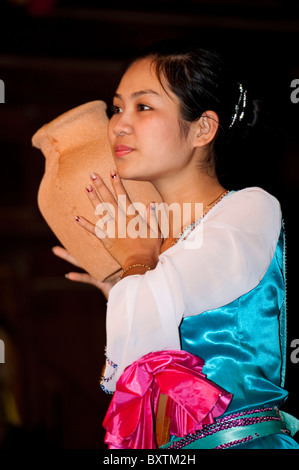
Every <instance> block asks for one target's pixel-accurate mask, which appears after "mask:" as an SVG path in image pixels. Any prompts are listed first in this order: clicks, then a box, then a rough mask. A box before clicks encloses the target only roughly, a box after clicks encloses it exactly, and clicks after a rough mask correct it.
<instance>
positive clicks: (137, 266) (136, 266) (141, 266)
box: [119, 264, 152, 279]
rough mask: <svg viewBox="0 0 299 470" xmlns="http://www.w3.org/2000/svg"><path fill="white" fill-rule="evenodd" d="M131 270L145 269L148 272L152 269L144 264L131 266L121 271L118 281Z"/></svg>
mask: <svg viewBox="0 0 299 470" xmlns="http://www.w3.org/2000/svg"><path fill="white" fill-rule="evenodd" d="M132 268H146V269H147V270H148V271H151V269H152V268H151V267H150V266H147V265H146V264H132V265H131V266H129V267H128V268H126V269H124V270H123V272H122V274H121V275H120V276H119V279H122V278H123V276H124V274H125V273H126V272H127V271H129V269H132Z"/></svg>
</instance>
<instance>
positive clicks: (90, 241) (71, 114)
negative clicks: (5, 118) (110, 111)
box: [32, 101, 161, 280]
mask: <svg viewBox="0 0 299 470" xmlns="http://www.w3.org/2000/svg"><path fill="white" fill-rule="evenodd" d="M107 124H108V118H107V115H106V104H105V103H104V102H103V101H92V102H89V103H86V104H83V105H81V106H78V107H77V108H74V109H71V110H70V111H68V112H66V113H64V114H62V115H61V116H59V117H57V118H56V119H54V120H53V121H52V122H50V123H49V124H45V125H44V126H43V127H42V128H41V129H39V130H38V131H37V132H36V134H35V135H34V136H33V138H32V144H33V146H34V147H37V148H39V149H41V151H42V152H43V154H44V156H45V159H46V165H45V173H44V176H43V178H42V181H41V184H40V187H39V191H38V206H39V209H40V211H41V213H42V215H43V217H44V219H45V220H46V222H47V223H48V225H49V226H50V228H51V229H52V231H53V232H54V234H55V235H56V237H57V238H58V240H59V241H60V242H61V244H62V245H63V246H64V247H65V248H66V249H67V250H68V251H69V252H70V253H71V254H72V255H73V256H74V258H75V259H76V260H77V261H78V262H79V264H80V265H81V267H82V268H83V269H84V270H86V271H87V272H89V273H90V274H92V275H93V276H94V277H96V278H97V279H99V280H105V279H106V280H107V279H113V277H116V276H117V275H118V274H119V271H120V266H119V264H118V263H117V262H116V261H115V260H114V258H112V256H111V255H110V254H109V253H108V251H107V250H106V248H105V247H104V245H103V243H102V242H101V240H99V239H98V238H97V237H96V236H95V235H93V234H91V233H89V232H87V231H86V230H84V229H83V228H82V227H80V226H79V225H78V223H77V222H76V221H75V219H74V216H75V215H82V216H83V217H85V218H86V219H87V220H89V221H90V222H93V223H94V224H96V222H97V221H98V217H97V216H96V215H95V211H94V208H93V207H92V205H91V203H90V201H89V199H88V197H87V195H86V190H85V187H86V185H87V184H89V183H90V182H91V181H90V178H89V175H90V173H91V172H93V171H95V172H97V173H98V174H99V175H100V176H101V177H102V179H103V180H104V182H105V183H106V185H107V186H108V187H109V188H110V189H111V190H112V185H111V177H110V171H111V170H113V169H115V163H114V158H113V156H112V153H111V150H110V146H109V143H108V139H107ZM123 183H124V185H125V187H126V190H127V192H128V194H129V196H130V199H131V200H132V202H136V201H138V202H142V203H143V204H145V205H146V204H148V203H149V202H151V201H157V202H159V201H161V198H160V196H159V194H158V193H157V191H156V190H155V188H154V187H153V185H152V184H151V183H148V182H139V181H131V180H126V181H123Z"/></svg>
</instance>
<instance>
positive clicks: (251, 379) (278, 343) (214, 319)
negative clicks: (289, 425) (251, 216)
mask: <svg viewBox="0 0 299 470" xmlns="http://www.w3.org/2000/svg"><path fill="white" fill-rule="evenodd" d="M215 295H216V293H215ZM180 334H181V344H182V349H183V350H186V351H188V352H190V353H192V354H195V355H198V356H200V357H201V358H203V359H204V361H205V366H204V368H203V373H205V374H206V375H207V377H208V378H209V379H210V380H212V381H213V382H215V383H216V384H217V385H219V386H221V387H223V388H224V389H225V390H227V391H228V392H230V393H231V394H233V399H232V401H231V403H230V405H229V408H228V409H227V411H226V413H225V414H226V415H230V414H231V413H234V412H239V411H243V410H247V409H252V408H262V407H267V406H270V407H274V406H277V407H278V408H279V407H280V406H281V404H282V403H283V402H284V401H285V400H286V398H287V395H288V392H287V391H286V390H284V388H283V387H284V381H285V371H286V285H285V241H284V230H283V228H282V230H281V234H280V238H279V240H278V243H277V247H276V251H275V255H274V258H273V260H272V262H271V264H270V266H269V268H268V270H267V272H266V274H265V276H264V277H263V279H262V280H261V282H260V283H259V284H258V286H257V287H256V288H254V289H253V290H251V291H250V292H248V293H247V294H245V295H243V296H241V297H239V298H237V299H236V300H235V301H233V302H231V303H230V304H228V305H225V306H223V307H220V308H218V309H215V310H209V311H206V312H204V313H201V314H200V315H197V316H192V317H186V318H184V319H183V321H182V323H181V326H180ZM236 448H238V449H240V448H244V449H245V448H246V449H249V448H252V449H264V448H267V449H291V448H292V449H295V448H298V449H299V445H298V444H297V443H296V441H295V440H294V439H293V438H292V437H290V436H288V435H284V434H271V435H268V436H264V437H260V438H258V439H255V440H253V441H252V442H247V443H243V444H240V445H238V446H236Z"/></svg>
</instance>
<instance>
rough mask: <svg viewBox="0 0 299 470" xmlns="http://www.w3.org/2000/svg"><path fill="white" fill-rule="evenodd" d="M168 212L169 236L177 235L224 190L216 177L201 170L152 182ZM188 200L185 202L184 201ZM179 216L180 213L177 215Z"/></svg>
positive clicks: (201, 213)
mask: <svg viewBox="0 0 299 470" xmlns="http://www.w3.org/2000/svg"><path fill="white" fill-rule="evenodd" d="M153 184H154V186H155V188H156V189H157V191H158V192H159V194H160V195H161V197H162V200H163V202H164V203H166V204H167V207H170V208H171V207H174V208H175V216H174V211H173V210H170V212H169V238H176V237H178V236H179V235H180V233H181V232H182V230H183V228H184V227H186V226H188V225H190V224H192V223H193V222H195V220H197V219H198V218H199V217H201V216H202V215H203V213H204V209H205V207H206V206H208V205H209V204H211V203H212V202H213V201H215V200H216V199H217V198H218V197H219V196H220V195H221V194H222V193H223V191H225V189H224V187H223V186H222V185H221V184H220V182H219V180H218V178H217V176H210V175H207V174H202V173H195V172H194V173H193V174H192V175H190V174H188V175H186V177H182V175H179V176H178V177H177V178H174V177H173V176H172V177H171V178H167V181H166V180H159V181H154V182H153ZM186 203H188V204H186ZM178 214H179V215H180V216H179V215H178Z"/></svg>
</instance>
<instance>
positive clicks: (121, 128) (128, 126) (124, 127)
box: [110, 113, 133, 136]
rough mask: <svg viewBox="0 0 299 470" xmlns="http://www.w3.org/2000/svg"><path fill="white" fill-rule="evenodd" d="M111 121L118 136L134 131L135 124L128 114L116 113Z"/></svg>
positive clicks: (114, 132)
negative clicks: (133, 124)
mask: <svg viewBox="0 0 299 470" xmlns="http://www.w3.org/2000/svg"><path fill="white" fill-rule="evenodd" d="M110 123H111V124H112V131H113V134H114V135H116V136H123V135H125V134H132V133H133V126H132V123H131V122H130V120H129V116H128V115H127V114H126V115H125V114H124V113H121V114H116V115H115V116H114V118H112V119H111V121H110Z"/></svg>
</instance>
